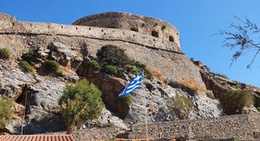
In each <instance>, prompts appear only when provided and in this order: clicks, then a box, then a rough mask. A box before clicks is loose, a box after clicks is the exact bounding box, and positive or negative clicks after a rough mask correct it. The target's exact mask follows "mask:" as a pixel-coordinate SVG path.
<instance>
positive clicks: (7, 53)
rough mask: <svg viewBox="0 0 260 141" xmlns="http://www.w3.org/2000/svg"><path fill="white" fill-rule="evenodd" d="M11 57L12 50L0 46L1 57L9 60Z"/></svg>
mask: <svg viewBox="0 0 260 141" xmlns="http://www.w3.org/2000/svg"><path fill="white" fill-rule="evenodd" d="M10 57H11V51H10V50H9V49H7V48H0V59H4V60H7V59H9V58H10Z"/></svg>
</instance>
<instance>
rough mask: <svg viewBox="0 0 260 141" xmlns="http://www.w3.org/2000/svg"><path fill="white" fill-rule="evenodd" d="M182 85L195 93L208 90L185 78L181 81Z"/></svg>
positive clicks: (191, 79)
mask: <svg viewBox="0 0 260 141" xmlns="http://www.w3.org/2000/svg"><path fill="white" fill-rule="evenodd" d="M180 84H181V85H183V86H185V87H187V88H190V89H191V90H194V91H199V92H205V91H206V89H205V88H204V87H202V86H200V85H199V84H197V83H196V81H195V80H194V79H193V78H185V79H183V80H182V81H181V83H180Z"/></svg>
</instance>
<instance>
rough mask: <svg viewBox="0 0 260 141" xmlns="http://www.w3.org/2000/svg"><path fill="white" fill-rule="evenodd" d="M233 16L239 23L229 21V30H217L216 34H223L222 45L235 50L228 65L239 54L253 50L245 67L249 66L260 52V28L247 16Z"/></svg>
mask: <svg viewBox="0 0 260 141" xmlns="http://www.w3.org/2000/svg"><path fill="white" fill-rule="evenodd" d="M235 18H236V19H237V20H238V21H239V24H235V23H234V22H231V23H230V31H226V30H219V32H218V34H220V35H223V36H225V37H224V41H223V46H225V47H228V48H230V49H231V50H235V53H234V54H233V56H232V62H231V64H230V65H232V63H233V62H234V61H236V60H237V59H238V58H239V57H240V56H241V55H243V54H247V53H249V52H253V57H252V60H251V61H250V63H249V64H248V65H247V68H250V67H251V65H252V64H253V62H254V60H255V58H256V56H257V55H258V54H259V52H260V42H259V38H260V35H259V33H260V28H259V27H258V26H257V25H256V24H255V23H253V22H251V21H250V20H249V19H248V18H247V17H246V18H245V19H244V20H242V19H240V18H238V17H235Z"/></svg>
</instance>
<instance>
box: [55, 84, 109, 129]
mask: <svg viewBox="0 0 260 141" xmlns="http://www.w3.org/2000/svg"><path fill="white" fill-rule="evenodd" d="M59 105H60V107H61V113H62V116H63V119H64V121H65V123H66V125H67V127H68V129H69V131H71V130H72V129H73V127H74V126H75V125H76V124H78V123H79V122H88V121H89V120H92V119H95V118H97V117H98V116H99V115H100V114H101V111H102V109H103V107H104V103H103V101H102V98H101V91H100V90H99V89H98V88H97V87H96V86H95V85H94V84H92V83H89V82H88V81H87V80H86V79H82V80H80V81H78V82H77V83H76V84H71V83H68V84H67V85H66V88H65V90H64V94H63V96H62V97H61V98H60V100H59Z"/></svg>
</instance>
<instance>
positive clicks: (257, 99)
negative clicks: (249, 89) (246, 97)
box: [254, 95, 260, 108]
mask: <svg viewBox="0 0 260 141" xmlns="http://www.w3.org/2000/svg"><path fill="white" fill-rule="evenodd" d="M254 100H255V104H254V106H255V107H259V108H260V96H259V95H256V96H255V97H254Z"/></svg>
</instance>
